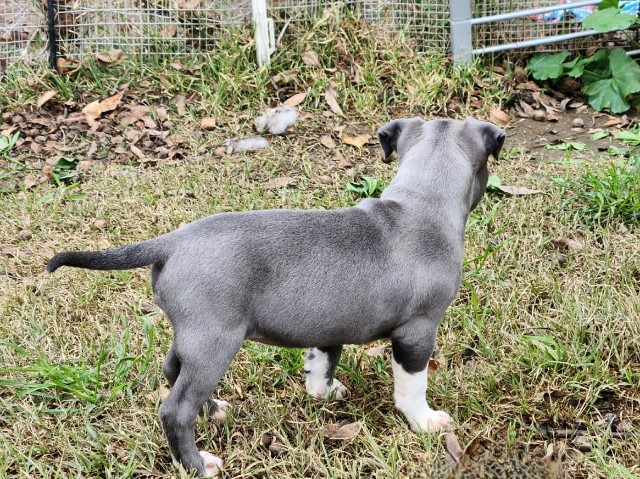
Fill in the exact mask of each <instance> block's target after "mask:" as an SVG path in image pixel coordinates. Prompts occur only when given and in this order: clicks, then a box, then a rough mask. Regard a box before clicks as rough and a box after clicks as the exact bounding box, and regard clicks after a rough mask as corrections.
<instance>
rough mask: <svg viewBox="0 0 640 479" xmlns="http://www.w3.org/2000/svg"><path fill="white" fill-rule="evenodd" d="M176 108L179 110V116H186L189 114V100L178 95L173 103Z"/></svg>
mask: <svg viewBox="0 0 640 479" xmlns="http://www.w3.org/2000/svg"><path fill="white" fill-rule="evenodd" d="M172 103H173V104H174V105H175V106H176V109H177V110H178V116H184V114H185V113H186V112H187V108H186V105H187V99H186V98H185V97H184V96H182V95H176V96H175V97H173V102H172Z"/></svg>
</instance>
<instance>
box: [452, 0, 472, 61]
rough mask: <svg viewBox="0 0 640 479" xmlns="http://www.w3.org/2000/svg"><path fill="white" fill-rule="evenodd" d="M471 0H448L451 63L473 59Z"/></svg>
mask: <svg viewBox="0 0 640 479" xmlns="http://www.w3.org/2000/svg"><path fill="white" fill-rule="evenodd" d="M471 1H472V0H449V10H450V12H449V14H450V15H451V54H452V55H453V64H454V65H461V64H463V63H469V62H471V61H472V60H473V53H472V50H473V44H472V43H473V40H472V35H471Z"/></svg>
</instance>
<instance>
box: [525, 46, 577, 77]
mask: <svg viewBox="0 0 640 479" xmlns="http://www.w3.org/2000/svg"><path fill="white" fill-rule="evenodd" d="M568 56H569V50H563V51H561V52H560V53H556V54H554V55H552V54H550V53H537V54H535V55H534V56H533V58H532V59H531V61H530V62H529V70H530V71H531V75H533V78H535V79H536V80H548V79H549V78H552V79H556V78H560V77H561V76H562V74H563V72H564V67H563V64H564V61H565V60H566V59H567V57H568Z"/></svg>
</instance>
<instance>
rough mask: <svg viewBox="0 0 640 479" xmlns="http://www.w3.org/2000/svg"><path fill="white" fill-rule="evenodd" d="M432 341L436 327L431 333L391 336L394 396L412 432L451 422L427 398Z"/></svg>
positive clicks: (431, 430)
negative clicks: (435, 409) (421, 336)
mask: <svg viewBox="0 0 640 479" xmlns="http://www.w3.org/2000/svg"><path fill="white" fill-rule="evenodd" d="M434 344H435V331H433V334H432V335H431V336H430V337H425V338H415V337H414V338H412V339H411V340H410V341H407V340H404V341H403V340H401V339H393V340H392V346H393V358H392V363H391V365H392V368H393V380H394V393H393V397H394V399H395V403H396V407H397V408H398V409H399V410H400V411H401V412H402V413H403V414H404V415H405V417H406V418H407V420H408V421H409V425H410V426H411V430H413V431H414V432H421V431H422V432H438V431H441V430H443V429H445V428H447V427H448V426H449V425H450V424H451V423H452V419H451V416H449V415H448V414H447V413H446V412H444V411H434V410H433V409H431V408H430V407H429V404H428V403H427V399H426V393H427V366H428V363H429V358H430V357H431V354H432V353H433V348H434Z"/></svg>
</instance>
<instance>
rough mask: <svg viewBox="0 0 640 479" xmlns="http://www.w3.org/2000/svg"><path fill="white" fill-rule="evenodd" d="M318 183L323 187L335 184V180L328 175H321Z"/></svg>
mask: <svg viewBox="0 0 640 479" xmlns="http://www.w3.org/2000/svg"><path fill="white" fill-rule="evenodd" d="M318 181H319V182H320V183H322V184H323V185H330V184H332V183H333V178H331V177H330V176H328V175H321V176H318Z"/></svg>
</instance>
